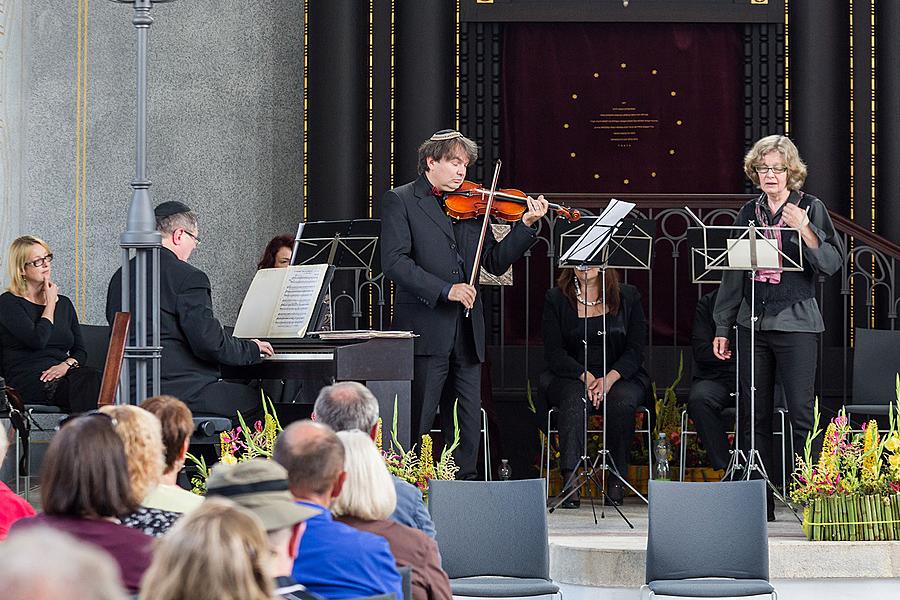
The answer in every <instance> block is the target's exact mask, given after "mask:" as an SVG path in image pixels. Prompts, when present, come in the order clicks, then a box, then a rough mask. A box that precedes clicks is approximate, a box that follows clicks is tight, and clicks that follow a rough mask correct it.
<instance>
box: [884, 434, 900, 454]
mask: <svg viewBox="0 0 900 600" xmlns="http://www.w3.org/2000/svg"><path fill="white" fill-rule="evenodd" d="M884 448H885V449H886V450H887V451H888V452H897V451H898V450H900V438H898V437H897V436H896V435H892V436H891V437H889V438H888V441H887V442H885V444H884Z"/></svg>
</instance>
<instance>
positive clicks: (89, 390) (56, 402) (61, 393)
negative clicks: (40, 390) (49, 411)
mask: <svg viewBox="0 0 900 600" xmlns="http://www.w3.org/2000/svg"><path fill="white" fill-rule="evenodd" d="M101 381H102V376H101V375H100V371H98V370H97V369H93V368H91V367H79V368H77V369H69V371H68V373H66V374H65V376H63V377H60V378H59V379H56V380H54V381H51V382H49V385H47V384H45V385H44V394H45V398H46V402H39V403H38V404H49V405H51V406H58V407H60V408H61V409H62V411H63V412H67V413H73V414H77V413H83V412H87V411H89V410H94V409H96V408H97V401H98V400H99V399H100V383H101Z"/></svg>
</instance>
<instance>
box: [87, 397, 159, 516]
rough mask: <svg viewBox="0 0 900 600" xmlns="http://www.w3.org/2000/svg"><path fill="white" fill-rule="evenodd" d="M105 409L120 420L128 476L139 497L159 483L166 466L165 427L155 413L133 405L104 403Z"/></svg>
mask: <svg viewBox="0 0 900 600" xmlns="http://www.w3.org/2000/svg"><path fill="white" fill-rule="evenodd" d="M100 410H101V411H102V412H104V413H106V414H108V415H109V416H111V417H112V418H113V419H114V420H115V423H116V433H117V434H119V437H120V438H122V443H123V444H124V445H125V460H126V461H127V462H128V479H129V481H130V482H131V489H132V491H133V492H134V495H135V497H136V498H138V500H143V499H144V497H145V496H146V495H147V492H149V491H150V490H151V489H153V488H154V487H155V486H156V485H157V484H158V483H159V479H160V477H162V474H163V470H164V469H165V449H164V448H163V443H162V427H161V425H160V423H159V419H157V418H156V417H155V416H154V415H153V414H152V413H150V412H148V411H146V410H144V409H143V408H138V407H137V406H130V405H127V404H126V405H117V406H104V407H102V408H101V409H100Z"/></svg>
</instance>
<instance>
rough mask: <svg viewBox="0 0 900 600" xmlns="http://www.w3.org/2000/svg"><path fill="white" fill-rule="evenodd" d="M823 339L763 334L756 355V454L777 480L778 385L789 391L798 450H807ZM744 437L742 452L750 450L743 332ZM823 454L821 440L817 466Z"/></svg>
mask: <svg viewBox="0 0 900 600" xmlns="http://www.w3.org/2000/svg"><path fill="white" fill-rule="evenodd" d="M817 340H818V334H815V333H801V332H790V331H759V332H757V333H756V350H755V355H754V357H755V363H756V364H755V375H756V378H755V381H754V386H755V387H756V396H755V398H756V403H755V405H756V406H755V408H756V410H755V415H754V417H755V420H754V421H755V429H756V431H755V433H756V435H755V438H756V449H757V450H759V455H760V458H762V461H763V465H765V468H766V472H767V473H768V474H769V476H770V477H771V476H772V473H773V471H772V421H773V415H774V410H775V380H776V376H777V379H778V381H780V382H781V385H782V387H783V388H784V397H785V404H786V405H787V409H788V415H789V417H790V420H791V425H792V426H793V428H794V448H797V449H799V448H803V446H804V444H805V443H806V436H807V434H808V433H809V432H810V430H811V429H812V426H813V405H814V403H815V390H814V386H815V379H816V358H817V354H818V348H817ZM738 345H739V350H740V353H741V355H740V386H741V391H740V403H739V410H740V412H741V419H740V429H741V431H740V436H741V449H742V450H744V451H745V452H746V451H747V450H748V449H749V448H750V330H749V329H746V328H744V327H741V328H740V336H739V342H738ZM821 448H822V440H821V436H820V438H819V439H818V440H817V443H816V444H814V445H813V460H817V457H818V454H819V451H820V450H821Z"/></svg>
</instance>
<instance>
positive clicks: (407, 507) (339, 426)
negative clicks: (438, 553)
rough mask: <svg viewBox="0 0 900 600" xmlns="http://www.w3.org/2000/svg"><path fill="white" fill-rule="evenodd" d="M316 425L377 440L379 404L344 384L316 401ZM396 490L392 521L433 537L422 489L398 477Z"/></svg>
mask: <svg viewBox="0 0 900 600" xmlns="http://www.w3.org/2000/svg"><path fill="white" fill-rule="evenodd" d="M313 414H314V415H315V418H316V421H318V422H319V423H324V424H325V425H328V426H329V427H331V428H332V429H333V430H335V431H352V430H354V429H359V430H360V431H362V432H364V433H367V434H369V437H371V438H372V439H373V440H374V439H375V430H376V429H377V427H378V400H377V399H376V398H375V395H374V394H373V393H372V392H371V391H370V390H369V388H367V387H366V386H364V385H363V384H361V383H357V382H355V381H342V382H340V383H335V384H334V385H328V386H325V387H323V388H322V389H321V390H320V391H319V397H318V398H316V405H315V408H314V409H313ZM391 478H392V479H393V480H394V489H395V490H396V491H397V508H396V509H394V514H392V515H391V520H392V521H396V522H397V523H400V524H401V525H406V526H407V527H412V528H414V529H419V530H421V531H422V532H424V533H426V534H428V535H429V536H431V537H434V535H435V533H434V523H433V522H432V520H431V515H429V514H428V509H427V508H426V507H425V503H424V502H423V501H422V494H421V493H420V492H419V489H418V488H417V487H416V486H414V485H412V484H410V483H409V482H407V481H404V480H402V479H400V478H399V477H397V476H396V475H391Z"/></svg>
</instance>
